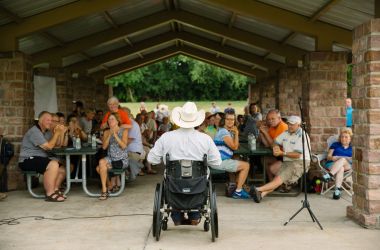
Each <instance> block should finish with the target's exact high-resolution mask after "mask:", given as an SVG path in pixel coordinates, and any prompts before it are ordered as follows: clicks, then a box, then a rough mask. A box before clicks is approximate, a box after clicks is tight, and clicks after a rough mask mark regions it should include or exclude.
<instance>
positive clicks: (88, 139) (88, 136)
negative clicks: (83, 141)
mask: <svg viewBox="0 0 380 250" xmlns="http://www.w3.org/2000/svg"><path fill="white" fill-rule="evenodd" d="M91 140H92V138H91V133H88V134H87V143H88V145H90V144H91Z"/></svg>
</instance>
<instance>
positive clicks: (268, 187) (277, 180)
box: [257, 176, 283, 197]
mask: <svg viewBox="0 0 380 250" xmlns="http://www.w3.org/2000/svg"><path fill="white" fill-rule="evenodd" d="M282 183H283V181H282V179H281V177H280V176H276V177H274V179H273V180H272V181H271V182H268V183H267V184H265V185H264V186H261V187H259V188H257V190H258V191H260V192H261V196H262V197H264V196H266V195H267V194H269V193H271V192H273V190H275V189H276V188H278V187H279V186H281V185H282Z"/></svg>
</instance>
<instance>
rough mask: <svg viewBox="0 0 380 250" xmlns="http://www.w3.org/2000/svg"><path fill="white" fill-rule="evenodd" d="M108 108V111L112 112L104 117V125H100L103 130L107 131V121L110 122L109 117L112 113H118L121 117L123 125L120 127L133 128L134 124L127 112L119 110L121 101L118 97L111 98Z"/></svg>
mask: <svg viewBox="0 0 380 250" xmlns="http://www.w3.org/2000/svg"><path fill="white" fill-rule="evenodd" d="M107 106H108V109H109V110H110V111H108V112H107V113H106V114H105V115H104V117H103V120H102V124H101V125H100V128H101V129H105V128H107V127H108V124H107V121H108V116H109V115H110V114H111V113H114V112H115V113H118V114H119V116H120V119H121V124H120V127H123V128H132V122H131V120H130V119H129V116H128V114H127V112H125V111H124V110H122V109H120V108H119V99H117V98H116V97H114V96H113V97H110V98H109V99H108V101H107Z"/></svg>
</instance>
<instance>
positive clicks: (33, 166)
mask: <svg viewBox="0 0 380 250" xmlns="http://www.w3.org/2000/svg"><path fill="white" fill-rule="evenodd" d="M50 161H52V160H51V159H49V158H48V157H41V156H33V157H29V158H28V159H25V160H24V161H23V162H19V163H18V166H19V167H20V168H21V169H22V170H23V171H36V172H37V173H39V174H44V173H45V171H46V168H47V166H48V165H49V163H50Z"/></svg>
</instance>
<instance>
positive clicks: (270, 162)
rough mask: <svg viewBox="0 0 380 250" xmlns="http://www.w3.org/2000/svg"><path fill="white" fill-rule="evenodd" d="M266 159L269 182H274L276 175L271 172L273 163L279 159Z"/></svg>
mask: <svg viewBox="0 0 380 250" xmlns="http://www.w3.org/2000/svg"><path fill="white" fill-rule="evenodd" d="M265 157H266V163H267V164H266V165H265V172H266V173H267V176H268V180H269V181H272V180H273V178H274V176H275V175H274V174H273V173H272V171H271V166H272V164H273V163H275V162H276V161H277V159H276V158H274V157H268V156H265Z"/></svg>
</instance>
